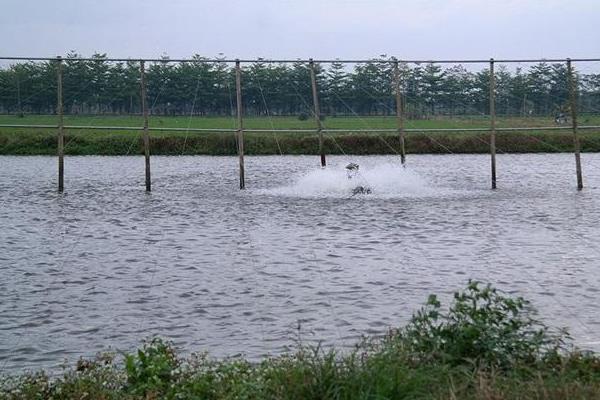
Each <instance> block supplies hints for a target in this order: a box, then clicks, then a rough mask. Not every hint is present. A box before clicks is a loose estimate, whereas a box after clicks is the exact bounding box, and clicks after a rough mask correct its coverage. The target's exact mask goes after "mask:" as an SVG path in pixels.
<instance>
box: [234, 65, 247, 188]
mask: <svg viewBox="0 0 600 400" xmlns="http://www.w3.org/2000/svg"><path fill="white" fill-rule="evenodd" d="M235 94H236V104H237V145H238V155H239V157H240V189H245V188H246V177H245V170H244V121H243V118H242V68H241V66H240V61H239V60H236V62H235Z"/></svg>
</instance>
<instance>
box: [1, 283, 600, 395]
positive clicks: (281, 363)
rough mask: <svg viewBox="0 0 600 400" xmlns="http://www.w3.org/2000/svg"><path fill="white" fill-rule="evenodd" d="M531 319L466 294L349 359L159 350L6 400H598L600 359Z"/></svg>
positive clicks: (79, 370)
mask: <svg viewBox="0 0 600 400" xmlns="http://www.w3.org/2000/svg"><path fill="white" fill-rule="evenodd" d="M533 316H534V313H533V310H532V308H531V306H530V305H529V304H528V303H527V302H526V301H525V300H523V299H522V298H514V297H510V296H507V295H505V294H504V293H502V292H500V291H497V290H496V289H494V288H493V287H491V286H489V285H482V284H480V283H477V282H469V284H468V286H467V288H466V289H464V290H462V291H460V292H457V293H455V295H454V300H453V302H452V303H451V304H450V305H449V306H443V305H442V304H440V301H439V300H438V299H437V297H436V296H430V297H429V299H428V300H427V303H426V305H425V306H424V307H423V308H422V309H421V310H419V311H417V312H416V313H415V314H414V316H413V318H412V320H411V321H410V322H409V324H407V325H406V326H405V327H403V328H399V329H395V330H391V331H390V332H389V333H388V334H387V335H386V336H385V337H383V338H365V339H364V340H363V341H361V342H360V343H358V344H357V345H356V347H355V348H354V350H352V351H348V350H347V351H341V352H338V351H335V350H332V349H323V348H321V347H318V346H317V347H306V346H302V345H299V346H298V349H297V351H296V352H294V353H290V354H286V355H281V356H277V357H272V358H267V359H264V360H262V361H260V362H249V361H247V360H245V359H244V358H240V357H238V358H231V359H224V360H216V359H212V358H210V357H209V356H208V355H206V354H193V355H191V356H187V357H182V356H179V355H178V354H177V351H176V350H175V349H174V348H173V346H172V345H170V344H169V343H168V342H165V341H163V340H161V339H156V338H154V339H151V340H149V341H147V342H146V343H145V344H144V345H143V346H142V347H140V349H139V350H137V351H136V352H133V353H125V354H120V355H114V354H99V355H98V356H97V357H96V358H94V359H81V360H79V362H78V363H77V364H76V365H74V366H72V367H70V368H68V369H67V370H65V371H64V373H63V374H62V376H60V377H54V378H49V377H48V376H47V375H46V374H45V373H43V372H37V373H31V374H25V375H19V376H13V377H8V376H5V377H3V378H1V379H0V399H3V400H4V399H6V400H9V399H10V400H12V399H348V400H350V399H482V400H501V399H598V398H599V396H600V357H598V356H597V355H596V354H593V353H586V352H581V351H578V350H577V349H576V348H574V347H573V346H572V345H571V344H570V339H569V337H568V334H567V333H566V332H565V331H552V330H551V329H550V328H548V327H547V326H546V325H544V324H543V323H541V322H539V321H538V320H536V319H535V318H534V317H533Z"/></svg>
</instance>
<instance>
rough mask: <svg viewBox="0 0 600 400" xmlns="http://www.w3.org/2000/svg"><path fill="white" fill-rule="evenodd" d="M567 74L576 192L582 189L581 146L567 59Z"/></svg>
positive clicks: (575, 104)
mask: <svg viewBox="0 0 600 400" xmlns="http://www.w3.org/2000/svg"><path fill="white" fill-rule="evenodd" d="M567 74H568V80H569V108H570V109H571V124H572V126H573V144H574V146H575V169H576V171H577V190H581V189H583V174H582V173H581V144H580V143H579V135H578V134H577V82H576V80H575V74H574V72H573V66H572V65H571V59H570V58H567Z"/></svg>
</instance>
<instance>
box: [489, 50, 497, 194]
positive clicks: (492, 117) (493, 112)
mask: <svg viewBox="0 0 600 400" xmlns="http://www.w3.org/2000/svg"><path fill="white" fill-rule="evenodd" d="M490 154H491V156H492V157H491V162H492V189H496V75H495V74H494V59H493V58H491V59H490Z"/></svg>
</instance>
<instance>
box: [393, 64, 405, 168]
mask: <svg viewBox="0 0 600 400" xmlns="http://www.w3.org/2000/svg"><path fill="white" fill-rule="evenodd" d="M394 87H395V92H396V119H397V121H398V136H399V139H400V162H401V163H402V166H404V164H405V163H406V150H405V148H404V113H403V108H404V107H403V106H402V90H401V89H400V68H398V61H394Z"/></svg>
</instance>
